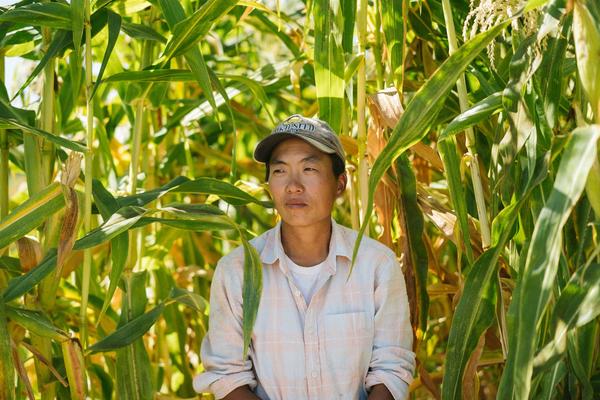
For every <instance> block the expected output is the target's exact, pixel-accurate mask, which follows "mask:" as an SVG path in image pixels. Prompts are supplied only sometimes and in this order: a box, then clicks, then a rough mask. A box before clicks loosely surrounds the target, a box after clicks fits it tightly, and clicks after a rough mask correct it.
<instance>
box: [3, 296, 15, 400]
mask: <svg viewBox="0 0 600 400" xmlns="http://www.w3.org/2000/svg"><path fill="white" fill-rule="evenodd" d="M14 398H15V365H14V362H13V358H12V345H11V338H10V334H9V332H8V324H7V323H6V305H5V304H4V300H3V299H0V399H7V400H8V399H14Z"/></svg>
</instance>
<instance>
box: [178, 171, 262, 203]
mask: <svg viewBox="0 0 600 400" xmlns="http://www.w3.org/2000/svg"><path fill="white" fill-rule="evenodd" d="M172 192H174V193H206V194H214V195H216V196H219V197H221V198H222V199H223V200H225V201H227V202H228V203H230V204H233V205H242V204H248V203H255V204H258V205H261V206H263V207H271V203H270V202H266V201H261V200H259V199H257V198H256V197H254V196H252V195H250V194H248V193H246V192H244V191H243V190H241V189H239V188H237V187H235V186H234V185H232V184H230V183H227V182H224V181H220V180H218V179H214V178H198V179H195V180H193V181H188V182H185V183H183V184H181V185H179V186H177V187H176V188H174V189H173V190H172Z"/></svg>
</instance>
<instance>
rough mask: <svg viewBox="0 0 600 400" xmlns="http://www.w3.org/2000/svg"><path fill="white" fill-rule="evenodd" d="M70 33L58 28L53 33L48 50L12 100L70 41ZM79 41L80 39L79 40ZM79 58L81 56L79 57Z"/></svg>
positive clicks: (14, 97)
mask: <svg viewBox="0 0 600 400" xmlns="http://www.w3.org/2000/svg"><path fill="white" fill-rule="evenodd" d="M71 37H72V36H71V34H70V32H68V31H64V30H59V31H57V32H56V33H55V34H54V38H53V39H52V42H50V46H49V47H48V50H47V51H46V52H45V53H44V57H42V59H41V60H40V62H39V63H37V65H36V66H35V68H34V70H33V71H32V72H31V74H29V77H28V78H27V79H26V80H25V83H23V84H22V85H21V87H20V88H19V90H17V92H16V93H15V95H14V96H13V100H14V99H16V98H17V97H19V96H20V95H21V93H23V91H24V90H25V89H26V88H27V87H28V86H29V84H30V83H31V82H32V81H33V80H34V79H35V77H36V76H38V75H39V74H40V72H42V71H43V70H44V67H46V65H47V64H48V62H49V61H50V60H51V59H52V58H54V57H56V56H57V55H58V53H59V52H60V51H61V50H63V49H64V48H65V47H66V46H68V44H69V43H71ZM80 41H81V40H80ZM80 59H81V58H80ZM77 67H78V68H80V69H81V66H80V65H78V66H77Z"/></svg>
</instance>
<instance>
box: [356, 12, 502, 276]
mask: <svg viewBox="0 0 600 400" xmlns="http://www.w3.org/2000/svg"><path fill="white" fill-rule="evenodd" d="M509 22H510V21H505V22H503V23H501V24H499V25H496V26H495V27H493V28H491V29H489V30H488V31H486V32H483V33H480V34H479V35H477V36H475V37H474V38H473V39H471V40H470V41H468V42H467V43H465V44H464V45H463V46H462V47H461V48H460V49H458V50H457V51H456V52H455V53H454V54H452V55H451V56H450V57H448V59H447V60H446V61H444V63H443V64H442V65H441V66H440V67H439V69H438V70H437V71H436V72H435V73H434V74H433V75H432V76H431V78H429V80H428V81H427V82H426V83H425V84H424V85H423V86H422V87H421V89H419V91H418V92H417V94H416V95H415V97H414V98H413V99H412V100H411V101H410V103H409V104H408V106H407V107H406V111H405V112H404V114H402V116H401V117H400V120H399V121H398V125H396V128H394V131H393V132H392V134H391V136H390V139H389V140H388V142H387V144H386V146H385V147H384V149H383V150H382V152H381V153H380V154H379V156H378V157H377V159H376V160H375V163H374V164H373V167H372V168H371V175H370V176H369V197H368V201H367V209H366V212H365V222H363V224H362V225H361V227H360V231H359V234H358V238H357V240H356V244H355V245H354V252H353V255H352V260H353V263H352V265H354V260H355V259H356V253H357V252H358V247H359V245H360V241H361V239H362V236H363V235H364V233H365V229H366V227H367V225H368V221H369V219H370V217H371V215H372V213H373V196H374V193H375V188H376V187H377V184H378V183H379V181H380V180H381V177H382V176H383V174H384V173H385V171H386V170H387V169H388V168H389V167H390V165H391V164H392V162H393V161H394V160H395V159H396V158H397V157H398V156H399V155H400V154H402V153H403V152H404V151H406V149H408V148H409V147H410V146H412V145H413V144H415V143H417V142H418V141H419V140H421V139H422V138H423V136H425V135H426V134H427V131H428V129H429V127H430V126H431V124H432V123H433V122H434V120H435V117H436V115H437V111H438V110H440V109H441V105H442V104H443V102H444V100H445V98H446V96H447V94H448V93H449V92H450V90H451V89H452V88H453V87H454V86H455V85H456V81H457V80H458V77H459V76H460V74H462V72H463V71H464V69H465V68H466V67H467V66H468V65H469V63H470V62H471V61H473V59H474V58H475V57H477V55H478V54H479V53H480V52H481V51H482V50H483V49H485V47H486V46H487V44H488V43H489V42H490V41H491V40H492V39H494V38H495V37H496V36H497V35H499V34H500V32H502V30H503V29H504V28H505V27H506V26H507V25H508V23H509ZM350 272H351V271H350Z"/></svg>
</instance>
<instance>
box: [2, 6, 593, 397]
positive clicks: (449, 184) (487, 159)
mask: <svg viewBox="0 0 600 400" xmlns="http://www.w3.org/2000/svg"><path fill="white" fill-rule="evenodd" d="M599 46H600V6H598V2H597V1H594V0H571V1H566V0H530V1H516V0H502V1H498V2H492V1H488V0H481V1H479V2H471V3H469V2H467V1H466V0H460V1H452V2H450V1H448V0H428V1H424V0H412V1H409V0H372V1H366V0H358V1H352V0H339V1H324V0H307V1H300V0H289V1H277V2H271V1H264V2H259V1H253V0H244V1H239V0H226V1H224V0H198V1H197V0H183V1H175V0H128V1H124V0H95V1H91V0H71V1H70V2H67V1H62V0H61V1H33V0H25V1H21V2H16V3H14V4H12V5H10V6H8V7H5V8H1V9H0V78H2V85H0V293H1V298H0V358H1V359H0V399H13V398H43V399H54V398H76V399H82V398H122V399H130V398H133V399H147V398H192V397H196V398H210V395H208V394H196V393H194V391H193V388H192V377H193V375H194V374H195V373H198V372H200V371H202V368H203V367H202V360H201V359H200V358H199V354H200V351H199V350H200V343H201V340H202V338H203V336H204V334H205V333H206V329H207V323H208V318H207V316H208V314H209V312H210V307H209V305H208V302H207V300H206V299H208V297H209V288H210V280H211V277H212V273H213V271H214V267H215V265H216V262H217V260H218V259H219V258H220V257H221V256H222V255H223V254H226V253H227V252H229V251H230V250H231V249H233V248H234V247H236V246H239V245H241V246H243V247H244V251H245V254H246V265H245V269H244V287H243V299H244V316H243V330H244V339H245V340H244V342H245V343H244V346H243V348H241V349H240V352H241V353H243V354H246V351H247V349H248V346H249V345H250V340H251V335H252V326H253V322H254V318H255V316H256V312H257V309H258V307H260V296H261V268H260V261H259V259H258V256H257V254H256V251H255V250H254V248H253V247H252V246H251V245H250V243H249V239H251V238H252V237H253V236H255V235H257V234H260V233H262V232H264V231H265V230H266V229H268V228H270V227H271V226H273V224H274V223H275V222H276V220H277V215H276V213H275V212H274V211H273V208H272V204H271V202H270V201H269V197H268V193H267V191H266V187H265V185H264V171H263V169H262V168H261V167H260V166H258V165H257V164H256V163H254V162H253V161H252V160H251V156H252V151H253V147H254V145H255V143H256V142H257V140H258V139H260V138H261V137H263V136H264V135H266V134H268V133H269V132H270V129H271V128H272V127H273V125H274V124H275V123H276V122H277V121H278V120H281V119H283V118H285V117H286V116H288V115H290V114H292V113H302V114H305V115H317V116H319V117H320V118H322V119H324V120H326V121H328V122H329V123H330V125H331V126H332V127H333V128H334V129H335V130H336V131H337V132H339V134H340V136H341V140H342V143H343V145H344V147H345V149H346V152H347V154H348V168H347V170H348V171H347V172H348V174H349V187H348V190H347V191H346V193H345V195H344V197H343V198H342V199H341V201H340V202H339V204H338V205H337V206H336V210H335V215H334V216H335V217H336V219H337V220H339V221H340V222H341V223H343V224H345V225H348V226H352V227H354V228H355V229H357V230H360V234H361V235H369V236H372V237H375V238H378V239H379V240H381V241H382V242H384V243H385V244H386V245H388V246H389V247H391V248H392V249H393V250H395V251H396V253H397V255H398V257H399V259H400V260H401V262H402V268H403V272H404V276H405V279H406V282H407V292H408V297H409V302H410V308H411V316H412V325H413V333H414V337H415V341H414V351H415V352H416V354H417V371H416V372H415V380H414V382H413V383H412V384H411V396H412V397H413V398H432V397H433V398H444V399H461V398H479V397H483V398H500V399H508V398H515V399H524V398H530V397H531V398H559V399H562V398H585V399H591V398H595V397H596V396H597V395H598V393H600V386H599V382H600V361H599V356H598V346H597V344H598V340H599V338H600V333H599V331H598V313H599V310H600V304H599V302H600V300H599V299H600V293H599V292H600V242H599V239H598V229H599V225H598V215H600V158H599V155H598V153H597V149H598V140H599V136H600V87H599V82H600V59H599V56H598V54H600V47H599ZM15 60H17V62H18V66H17V67H16V68H13V69H8V70H7V69H6V68H5V64H6V62H7V61H8V65H15V64H14V61H15Z"/></svg>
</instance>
